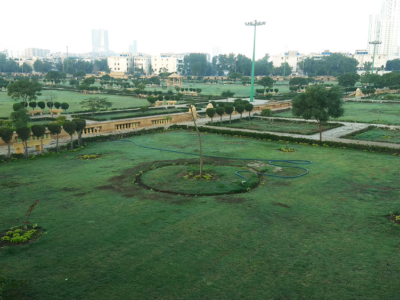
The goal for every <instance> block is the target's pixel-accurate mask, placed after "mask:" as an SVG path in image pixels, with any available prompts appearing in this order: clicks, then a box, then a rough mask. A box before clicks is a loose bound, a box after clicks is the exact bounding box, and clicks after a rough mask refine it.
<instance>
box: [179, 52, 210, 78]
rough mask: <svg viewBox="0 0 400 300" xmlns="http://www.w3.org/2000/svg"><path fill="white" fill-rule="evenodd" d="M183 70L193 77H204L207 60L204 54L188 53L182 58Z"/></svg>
mask: <svg viewBox="0 0 400 300" xmlns="http://www.w3.org/2000/svg"><path fill="white" fill-rule="evenodd" d="M184 64H185V66H184V68H185V70H188V71H189V73H190V74H191V75H193V76H201V75H205V73H206V70H207V58H206V55H205V54H201V53H190V54H189V55H186V56H185V58H184Z"/></svg>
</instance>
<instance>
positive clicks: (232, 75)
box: [228, 72, 243, 81]
mask: <svg viewBox="0 0 400 300" xmlns="http://www.w3.org/2000/svg"><path fill="white" fill-rule="evenodd" d="M242 77H243V75H242V73H239V72H231V73H229V75H228V78H229V79H232V80H233V81H236V80H241V79H242Z"/></svg>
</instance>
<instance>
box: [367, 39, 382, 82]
mask: <svg viewBox="0 0 400 300" xmlns="http://www.w3.org/2000/svg"><path fill="white" fill-rule="evenodd" d="M369 43H370V44H371V45H374V56H373V58H372V68H371V75H372V74H374V64H375V50H376V45H380V44H382V42H380V41H372V42H369ZM373 86H374V83H373V82H372V87H373Z"/></svg>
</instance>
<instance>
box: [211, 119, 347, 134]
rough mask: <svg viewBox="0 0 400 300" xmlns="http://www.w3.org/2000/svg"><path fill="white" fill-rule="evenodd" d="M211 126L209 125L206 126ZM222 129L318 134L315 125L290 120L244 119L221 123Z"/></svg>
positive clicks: (215, 121)
mask: <svg viewBox="0 0 400 300" xmlns="http://www.w3.org/2000/svg"><path fill="white" fill-rule="evenodd" d="M208 125H211V124H208ZM213 125H214V126H220V122H219V118H214V124H213ZM222 126H223V127H231V128H242V129H249V130H257V131H269V132H286V133H295V134H314V133H318V132H319V127H318V124H317V123H308V122H295V121H290V120H287V121H285V120H274V121H271V120H268V119H262V118H251V120H250V121H249V119H248V118H246V117H244V118H243V119H242V121H240V120H234V121H232V123H231V124H229V121H223V122H222ZM337 127H340V125H335V124H325V125H324V127H323V130H324V131H326V130H330V129H333V128H337Z"/></svg>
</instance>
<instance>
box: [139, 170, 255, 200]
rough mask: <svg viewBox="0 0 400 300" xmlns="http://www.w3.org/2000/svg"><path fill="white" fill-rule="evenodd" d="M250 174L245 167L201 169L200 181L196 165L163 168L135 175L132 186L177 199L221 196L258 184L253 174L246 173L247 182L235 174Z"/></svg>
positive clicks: (242, 191) (242, 190) (246, 190)
mask: <svg viewBox="0 0 400 300" xmlns="http://www.w3.org/2000/svg"><path fill="white" fill-rule="evenodd" d="M236 171H249V172H252V171H253V170H251V169H249V168H248V167H239V166H226V165H204V168H203V174H202V176H201V177H200V174H199V173H200V171H199V165H197V164H196V165H188V164H181V165H166V166H165V165H164V166H160V167H154V168H151V169H150V170H148V171H145V172H139V173H137V174H136V175H135V178H134V180H133V182H132V183H139V184H140V185H141V186H143V187H145V188H147V189H149V190H153V191H157V192H165V193H171V194H179V195H197V196H200V195H221V194H235V193H244V192H248V191H250V190H251V189H253V188H254V187H256V186H257V185H258V184H259V178H258V176H257V175H256V174H254V173H253V174H252V173H247V174H245V176H246V177H247V178H249V179H250V181H246V180H244V178H241V177H239V176H237V175H236V174H235V172H236Z"/></svg>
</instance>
